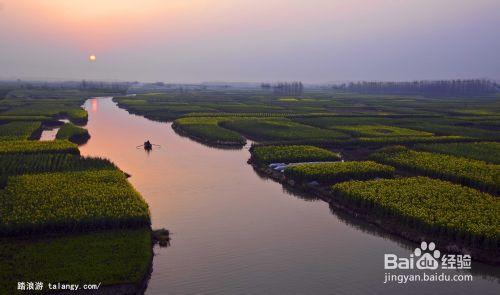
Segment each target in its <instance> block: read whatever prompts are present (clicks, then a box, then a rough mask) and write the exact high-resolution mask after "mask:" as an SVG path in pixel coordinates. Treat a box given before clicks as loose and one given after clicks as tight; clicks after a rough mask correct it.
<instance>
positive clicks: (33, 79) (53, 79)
mask: <svg viewBox="0 0 500 295" xmlns="http://www.w3.org/2000/svg"><path fill="white" fill-rule="evenodd" d="M17 80H21V81H23V82H49V83H57V82H60V83H62V82H79V81H95V82H105V83H126V82H129V83H133V82H138V83H144V84H147V83H159V82H160V83H165V84H261V83H271V84H272V83H279V82H290V81H297V82H302V83H304V84H305V85H325V84H342V83H350V82H354V83H355V82H413V81H447V80H489V81H493V82H497V83H500V78H490V77H465V78H426V79H425V78H424V79H412V80H377V79H373V80H335V81H326V80H324V81H301V80H285V79H277V80H273V81H269V80H267V81H265V80H262V81H231V80H228V81H210V80H201V81H163V80H150V81H141V80H137V79H132V80H121V79H87V78H57V77H45V78H44V77H20V78H18V77H2V76H0V82H15V81H17Z"/></svg>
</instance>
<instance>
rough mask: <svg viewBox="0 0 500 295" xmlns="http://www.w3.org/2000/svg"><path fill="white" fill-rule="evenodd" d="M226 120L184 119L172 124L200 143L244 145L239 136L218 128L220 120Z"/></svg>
mask: <svg viewBox="0 0 500 295" xmlns="http://www.w3.org/2000/svg"><path fill="white" fill-rule="evenodd" d="M227 119H228V118H218V117H186V118H181V119H177V120H176V121H175V122H174V124H175V127H176V128H179V129H180V130H181V131H183V132H185V133H187V134H188V135H190V136H191V137H193V138H195V139H198V140H201V141H205V142H208V143H211V144H227V145H244V144H245V142H246V140H245V139H244V138H243V137H242V136H241V135H240V134H238V133H237V132H234V131H232V130H228V129H226V128H222V127H221V126H219V124H220V122H221V121H222V120H227ZM229 119H230V118H229Z"/></svg>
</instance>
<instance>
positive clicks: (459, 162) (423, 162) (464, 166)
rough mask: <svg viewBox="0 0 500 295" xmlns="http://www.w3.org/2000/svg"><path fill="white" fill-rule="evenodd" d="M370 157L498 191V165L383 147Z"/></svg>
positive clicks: (410, 169) (468, 184) (431, 175)
mask: <svg viewBox="0 0 500 295" xmlns="http://www.w3.org/2000/svg"><path fill="white" fill-rule="evenodd" d="M372 157H373V158H374V159H375V160H376V161H378V162H381V163H385V164H388V165H394V166H396V167H399V168H402V169H405V170H409V171H413V172H416V173H419V174H423V175H426V176H430V177H435V178H441V179H445V180H450V181H453V182H457V183H461V184H464V185H467V186H471V187H475V188H478V189H481V190H485V191H488V192H492V193H495V194H496V193H497V192H498V191H499V189H500V165H495V164H488V163H486V162H483V161H478V160H472V159H466V158H462V157H456V156H451V155H445V154H437V153H430V152H419V151H414V150H410V149H407V148H404V147H391V148H386V149H383V150H381V151H378V152H376V153H374V154H373V155H372Z"/></svg>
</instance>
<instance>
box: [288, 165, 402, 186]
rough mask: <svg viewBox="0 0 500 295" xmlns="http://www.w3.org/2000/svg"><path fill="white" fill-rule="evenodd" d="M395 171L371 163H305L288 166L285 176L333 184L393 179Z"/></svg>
mask: <svg viewBox="0 0 500 295" xmlns="http://www.w3.org/2000/svg"><path fill="white" fill-rule="evenodd" d="M395 170H396V169H395V168H394V167H391V166H387V165H382V164H378V163H375V162H372V161H363V162H327V163H305V164H298V165H291V166H288V167H287V168H285V176H287V177H289V178H292V179H294V180H299V181H313V180H317V181H321V182H325V183H333V182H340V181H347V180H352V179H358V180H366V179H373V178H375V177H393V176H394V172H395Z"/></svg>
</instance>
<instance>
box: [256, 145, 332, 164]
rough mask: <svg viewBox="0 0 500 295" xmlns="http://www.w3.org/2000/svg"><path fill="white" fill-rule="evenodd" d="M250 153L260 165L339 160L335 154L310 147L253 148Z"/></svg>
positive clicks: (276, 146) (274, 146)
mask: <svg viewBox="0 0 500 295" xmlns="http://www.w3.org/2000/svg"><path fill="white" fill-rule="evenodd" d="M251 153H252V159H253V160H255V162H257V163H260V164H269V163H281V162H283V163H296V162H308V161H338V160H340V156H339V155H338V154H337V153H334V152H331V151H329V150H325V149H322V148H318V147H315V146H310V145H269V146H254V147H252V149H251Z"/></svg>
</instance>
